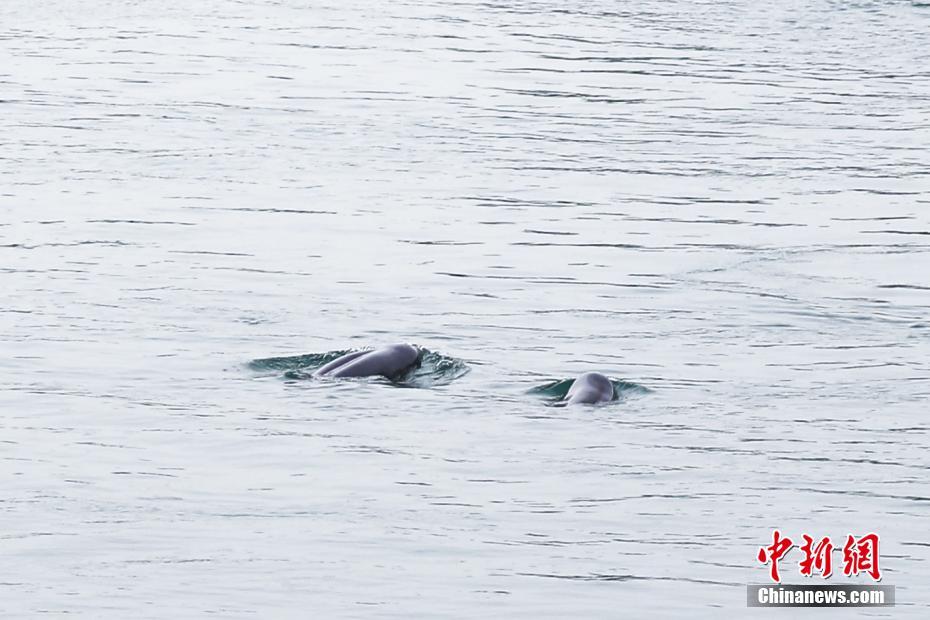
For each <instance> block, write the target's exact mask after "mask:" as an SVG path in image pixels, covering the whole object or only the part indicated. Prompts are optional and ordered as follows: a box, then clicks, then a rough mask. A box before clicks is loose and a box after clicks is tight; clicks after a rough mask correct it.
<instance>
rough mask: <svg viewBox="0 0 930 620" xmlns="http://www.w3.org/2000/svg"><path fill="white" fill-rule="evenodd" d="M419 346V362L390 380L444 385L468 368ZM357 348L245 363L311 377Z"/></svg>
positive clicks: (263, 369)
mask: <svg viewBox="0 0 930 620" xmlns="http://www.w3.org/2000/svg"><path fill="white" fill-rule="evenodd" d="M417 348H419V349H420V351H421V353H420V359H419V362H420V363H419V365H418V366H415V367H413V368H411V369H410V370H409V371H407V372H406V373H405V374H404V375H403V376H402V377H399V378H396V379H394V380H392V381H391V383H392V384H394V385H397V386H402V387H414V388H427V387H433V386H437V385H447V384H449V383H452V382H453V381H455V380H456V379H458V378H460V377H463V376H465V375H466V374H468V371H469V370H471V369H470V368H469V367H468V364H466V363H465V362H464V361H463V360H460V359H458V358H455V357H450V356H447V355H443V354H441V353H436V352H435V351H430V350H429V349H426V348H424V347H417ZM359 350H361V349H344V350H338V351H327V352H326V353H306V354H304V355H291V356H286V357H266V358H261V359H255V360H252V361H251V362H249V368H250V369H251V370H253V371H255V372H260V373H265V374H278V373H281V377H282V378H284V379H291V380H304V379H306V380H309V379H313V378H314V377H313V372H314V371H315V370H316V369H317V368H320V367H322V366H324V365H325V364H328V363H329V362H331V361H333V360H335V359H337V358H339V357H342V356H343V355H346V354H347V353H354V352H355V351H359Z"/></svg>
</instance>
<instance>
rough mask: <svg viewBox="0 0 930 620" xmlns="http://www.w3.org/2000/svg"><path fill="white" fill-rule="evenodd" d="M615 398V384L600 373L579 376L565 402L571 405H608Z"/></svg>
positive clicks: (587, 373) (566, 395)
mask: <svg viewBox="0 0 930 620" xmlns="http://www.w3.org/2000/svg"><path fill="white" fill-rule="evenodd" d="M614 398H616V395H615V394H614V384H613V383H611V382H610V379H608V378H607V377H605V376H604V375H602V374H601V373H599V372H586V373H584V374H583V375H581V376H579V377H578V378H577V379H575V382H574V383H572V387H571V388H569V390H568V393H567V394H565V402H566V404H569V405H577V404H588V405H593V404H597V403H607V402H610V401H612V400H614Z"/></svg>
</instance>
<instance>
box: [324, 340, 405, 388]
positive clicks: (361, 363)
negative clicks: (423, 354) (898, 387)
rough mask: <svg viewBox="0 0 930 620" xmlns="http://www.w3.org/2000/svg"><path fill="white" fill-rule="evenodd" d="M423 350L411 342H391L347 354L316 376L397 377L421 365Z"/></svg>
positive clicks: (332, 362) (326, 366) (326, 365)
mask: <svg viewBox="0 0 930 620" xmlns="http://www.w3.org/2000/svg"><path fill="white" fill-rule="evenodd" d="M419 362H420V350H419V349H417V348H416V347H415V346H413V345H410V344H392V345H389V346H386V347H381V348H380V349H374V350H370V351H356V352H354V353H346V354H345V355H343V356H342V357H339V358H336V359H334V360H333V361H331V362H329V363H328V364H325V365H323V366H321V367H320V368H318V369H317V370H316V371H315V372H314V373H313V376H314V377H333V378H337V379H338V378H344V377H374V376H381V377H386V378H387V379H391V380H397V379H399V378H400V377H402V376H403V375H404V374H405V373H406V372H407V371H408V370H410V368H412V367H413V366H416V365H419Z"/></svg>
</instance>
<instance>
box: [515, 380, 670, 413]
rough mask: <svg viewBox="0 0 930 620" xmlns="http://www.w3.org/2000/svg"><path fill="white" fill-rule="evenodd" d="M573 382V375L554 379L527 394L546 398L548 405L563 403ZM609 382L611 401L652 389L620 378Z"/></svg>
mask: <svg viewBox="0 0 930 620" xmlns="http://www.w3.org/2000/svg"><path fill="white" fill-rule="evenodd" d="M573 383H575V378H574V377H572V378H569V379H556V380H554V381H550V382H549V383H544V384H542V385H538V386H536V387H534V388H532V389H530V390H529V392H528V394H533V395H534V396H540V397H542V398H544V399H546V400H547V401H548V404H550V405H553V406H560V405H564V404H565V396H566V395H567V394H568V391H569V390H570V389H571V387H572V384H573ZM610 383H611V384H612V385H613V386H614V400H613V402H617V401H621V400H624V399H626V398H628V397H630V396H638V395H642V394H648V393H650V392H651V391H652V390H650V389H649V388H647V387H645V386H642V385H640V384H638V383H633V382H632V381H624V380H622V379H610Z"/></svg>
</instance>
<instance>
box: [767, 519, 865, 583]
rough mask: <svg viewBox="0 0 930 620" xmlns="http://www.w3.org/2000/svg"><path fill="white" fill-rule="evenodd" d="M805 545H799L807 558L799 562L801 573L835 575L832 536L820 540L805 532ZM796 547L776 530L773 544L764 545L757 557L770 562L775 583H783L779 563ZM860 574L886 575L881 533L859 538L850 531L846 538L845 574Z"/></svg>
mask: <svg viewBox="0 0 930 620" xmlns="http://www.w3.org/2000/svg"><path fill="white" fill-rule="evenodd" d="M801 537H802V538H803V539H804V544H803V545H801V546H800V547H799V548H800V549H801V553H803V554H804V557H803V558H802V559H801V561H800V562H798V567H799V569H800V573H801V575H803V576H805V577H811V576H813V575H814V572H815V571H816V572H817V574H819V575H820V576H821V577H823V578H824V579H827V578H829V577H830V575H832V574H833V551H834V547H833V543H832V542H831V541H830V537H829V536H824V537H823V538H821V539H820V540H819V541H817V542H816V543H815V542H814V539H813V538H812V537H811V536H808V535H807V534H802V535H801ZM794 546H795V544H794V541H792V540H791V539H790V538H788V537H787V536H782V535H781V532H780V531H778V530H775V531H774V532H772V544H771V545H769V546H767V547H761V548H760V549H759V553H758V554H757V556H756V559H758V560H759V562H761V563H762V564H769V565H770V566H769V575H770V576H771V578H772V581H774V582H775V583H780V582H781V576H780V575H779V573H778V562H779V561H780V560H782V559H783V558H784V557H785V555H787V554H788V552H789V551H791V549H792V548H793V547H794ZM860 573H866V574H867V575H869V576H870V577H872V579H874V580H875V581H880V580H881V578H882V573H881V570H880V569H879V568H878V534H874V533H868V534H866V535H865V536H862V537H860V538H855V537H854V536H853V535H852V534H850V535H849V536H848V537H847V538H846V544H845V545H844V546H843V574H844V575H846V576H847V577H852V576H854V575H858V574H860Z"/></svg>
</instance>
